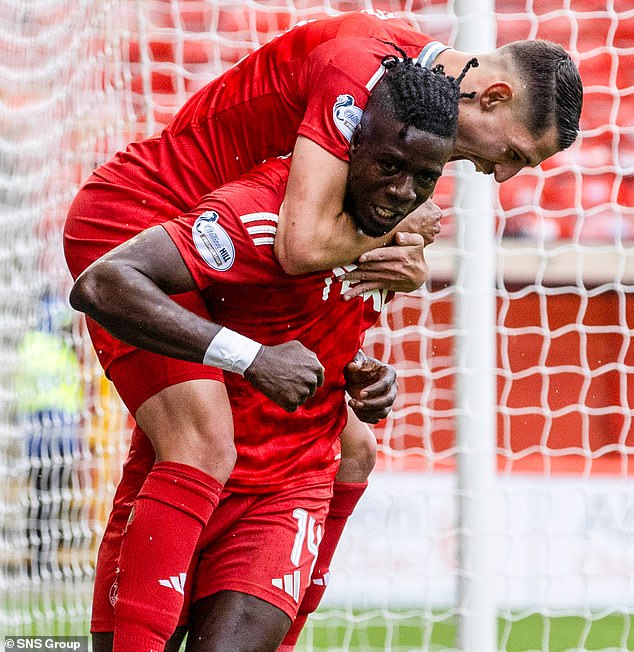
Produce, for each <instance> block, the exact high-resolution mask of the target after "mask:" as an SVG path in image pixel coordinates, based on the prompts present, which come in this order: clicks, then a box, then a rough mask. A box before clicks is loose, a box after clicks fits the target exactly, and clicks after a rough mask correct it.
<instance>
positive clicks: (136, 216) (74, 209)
mask: <svg viewBox="0 0 634 652" xmlns="http://www.w3.org/2000/svg"><path fill="white" fill-rule="evenodd" d="M181 213H182V210H181V209H180V208H179V207H177V206H175V205H174V204H172V203H170V202H169V201H168V200H167V199H164V198H160V197H156V196H154V197H152V196H149V195H148V194H147V193H142V192H139V191H135V190H133V189H130V188H125V187H123V186H120V185H117V184H114V183H109V182H107V181H103V180H102V179H99V178H98V177H97V176H96V175H93V176H91V177H90V179H89V180H88V181H87V182H86V183H85V184H84V186H83V187H82V188H81V190H80V191H79V192H78V193H77V195H76V196H75V199H74V200H73V202H72V204H71V206H70V209H69V211H68V216H67V218H66V222H65V224H64V254H65V256H66V263H67V264H68V268H69V270H70V273H71V275H72V277H73V278H74V279H76V278H77V277H78V276H79V275H80V274H81V273H82V272H83V271H84V270H85V269H86V268H87V267H88V266H89V265H90V264H91V263H93V262H94V261H95V260H97V259H98V258H100V257H101V256H103V255H104V254H105V253H107V252H109V251H111V250H112V249H114V248H115V247H117V246H118V245H120V244H121V243H122V242H125V241H127V240H129V239H130V238H132V237H133V236H135V235H137V233H139V232H140V231H142V230H144V229H146V228H148V227H151V226H155V225H157V224H160V223H162V222H165V221H167V220H171V219H174V218H176V217H178V216H179V215H180V214H181ZM173 299H174V300H175V301H176V302H177V303H179V304H181V305H182V306H184V307H185V308H187V309H188V310H190V311H191V312H194V313H196V314H197V315H199V316H201V317H203V318H205V319H209V314H208V312H207V309H206V307H205V304H204V301H203V300H202V297H201V296H200V294H199V293H198V292H188V293H187V294H180V295H178V296H176V297H173ZM86 323H87V325H88V332H89V333H90V337H91V339H92V342H93V346H94V348H95V351H96V352H97V357H98V358H99V362H101V365H102V367H103V368H104V369H105V371H106V374H107V375H108V376H109V377H110V371H111V370H110V366H111V364H112V362H113V361H115V360H118V359H120V358H122V357H124V356H127V355H128V354H130V353H131V352H132V351H136V349H135V347H133V346H130V345H129V344H126V343H125V342H122V341H120V340H118V339H116V338H115V337H113V336H112V335H110V333H108V332H107V331H106V330H105V329H103V328H101V326H99V325H98V324H97V323H96V322H94V321H93V320H92V319H90V318H87V319H86ZM157 364H158V363H157ZM182 364H187V363H182ZM199 366H200V367H202V365H199ZM131 371H133V372H134V373H135V375H134V380H135V382H138V383H139V384H143V383H144V382H152V378H151V377H150V375H149V369H148V373H144V371H143V368H142V367H141V368H139V369H136V370H135V369H133V368H131ZM179 373H182V365H181V366H180V368H179ZM201 373H202V372H201ZM208 373H210V372H207V374H208ZM139 374H140V375H139ZM120 377H121V376H120ZM201 377H203V378H207V377H209V376H208V375H203V376H201ZM212 377H213V378H214V379H218V380H221V377H219V376H218V374H215V375H213V376H212ZM172 384H173V383H172ZM137 407H138V406H137ZM131 412H132V414H134V412H135V411H132V410H131Z"/></svg>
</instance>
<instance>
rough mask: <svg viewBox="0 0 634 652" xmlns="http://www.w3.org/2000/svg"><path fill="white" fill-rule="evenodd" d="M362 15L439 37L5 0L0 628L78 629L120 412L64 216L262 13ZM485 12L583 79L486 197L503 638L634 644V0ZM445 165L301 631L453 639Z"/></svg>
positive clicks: (166, 5) (423, 645) (424, 26)
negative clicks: (531, 149) (423, 257)
mask: <svg viewBox="0 0 634 652" xmlns="http://www.w3.org/2000/svg"><path fill="white" fill-rule="evenodd" d="M356 9H375V10H387V11H393V12H395V13H396V14H397V15H399V16H400V17H402V18H404V19H406V20H408V21H409V22H410V23H411V24H412V25H414V26H415V27H417V28H419V29H420V30H421V31H425V32H427V33H430V34H432V35H434V36H435V37H436V38H438V39H439V40H443V41H447V42H450V43H451V42H453V41H454V40H455V38H456V36H457V34H458V31H459V27H460V21H459V19H457V18H456V11H455V9H456V7H455V6H454V3H453V2H452V1H451V0H449V1H448V2H438V1H436V0H434V1H425V0H402V1H399V0H391V1H390V0H384V1H379V0H376V1H375V2H370V1H367V2H363V1H361V0H349V1H346V2H344V1H341V2H335V1H330V2H329V1H327V0H324V1H322V2H316V1H313V0H294V1H293V0H262V1H260V2H256V1H254V0H249V1H248V2H241V3H237V2H233V1H231V0H226V1H223V0H204V1H203V0H197V1H194V0H191V1H187V0H172V1H169V0H144V1H141V0H137V1H133V0H112V1H111V2H95V1H94V0H82V1H79V2H70V1H65V0H57V1H53V0H50V1H48V2H47V1H45V0H39V1H37V0H32V1H31V2H19V1H18V0H3V1H2V2H1V3H0V19H1V20H0V52H2V63H1V64H0V82H1V84H2V86H1V87H0V111H1V115H2V122H1V123H0V124H1V127H0V129H1V130H2V132H1V136H2V137H1V138H0V193H1V200H0V211H1V213H0V228H1V237H0V278H1V279H2V283H0V311H1V315H0V343H1V344H0V360H1V364H0V424H1V425H2V436H1V438H0V456H1V457H0V464H1V468H2V473H1V476H0V498H1V500H0V525H1V527H2V535H1V538H0V583H1V586H2V595H3V597H2V598H1V600H2V602H1V605H2V607H1V611H0V630H1V631H2V632H3V633H6V634H12V633H41V634H48V633H67V632H74V633H85V631H86V619H87V614H88V610H89V599H90V593H89V590H90V581H91V577H92V561H93V559H94V554H95V544H96V542H97V540H98V538H99V536H100V532H101V530H102V528H103V523H104V519H105V516H106V514H107V511H108V508H109V501H110V499H111V496H112V491H113V487H114V483H115V482H116V480H117V476H118V469H119V466H120V463H121V461H122V454H123V451H124V448H125V439H126V437H127V434H128V431H129V424H128V420H127V415H125V414H124V412H123V411H122V409H121V406H120V404H119V402H118V400H117V398H116V396H115V395H114V394H113V392H112V389H111V387H110V385H109V384H108V383H107V381H105V380H104V379H103V377H102V375H101V374H100V372H99V371H98V367H97V365H96V364H95V362H94V358H93V355H92V352H91V349H90V345H89V343H88V341H87V339H86V337H85V333H84V331H83V326H82V322H81V320H79V319H77V318H72V319H71V318H70V317H69V316H68V313H67V312H65V310H64V308H63V307H60V305H61V306H63V304H64V298H65V296H66V293H67V291H68V287H69V282H68V277H67V276H66V272H65V265H64V263H63V259H62V256H61V250H60V243H61V237H60V236H61V226H62V223H63V219H64V214H65V211H66V208H67V206H68V203H69V201H70V199H71V197H72V196H73V193H74V192H75V191H76V189H77V187H78V184H79V183H80V181H81V179H83V178H84V177H85V176H86V174H87V173H88V172H89V171H90V170H91V169H92V168H93V167H94V165H95V164H97V163H99V162H101V161H103V160H104V159H105V158H106V157H107V156H109V155H110V154H111V153H113V152H114V151H115V150H117V149H119V148H121V147H122V146H123V145H124V144H125V142H126V141H127V140H129V139H131V138H134V137H136V136H143V135H148V134H151V133H153V132H155V131H156V130H158V129H159V128H160V127H161V126H162V125H163V124H164V123H165V122H166V120H167V119H168V118H169V116H170V115H171V114H172V113H173V112H174V111H175V110H176V108H178V107H179V106H180V105H181V104H182V103H183V101H184V100H185V99H186V98H187V97H188V96H189V95H190V94H191V93H192V92H193V91H195V90H197V89H198V88H200V87H201V86H202V85H204V84H205V83H206V82H207V81H208V80H209V79H210V78H211V77H213V76H215V75H217V74H219V73H220V72H222V71H223V70H225V69H226V68H227V67H228V66H229V65H231V64H233V63H235V62H236V61H237V60H239V59H240V58H241V57H242V56H244V55H245V54H246V53H248V52H249V51H250V50H251V49H253V48H254V47H257V46H258V45H259V44H261V43H263V42H265V41H266V40H268V39H269V38H270V37H272V36H273V35H275V34H277V33H279V31H280V30H283V29H286V28H288V27H290V26H292V25H293V24H295V23H296V22H298V21H300V20H305V19H310V18H317V17H320V16H323V15H327V14H332V13H336V12H338V11H347V10H356ZM495 17H496V22H497V28H498V43H499V44H503V43H506V42H509V41H510V40H513V39H518V38H535V37H541V38H549V39H552V40H554V41H557V42H559V43H561V44H562V45H563V46H564V47H565V48H566V49H568V50H569V51H570V52H571V53H572V55H573V57H574V58H575V60H576V61H577V62H578V63H579V64H580V68H581V71H582V76H583V78H584V85H585V93H586V101H585V106H584V111H583V116H582V128H583V133H582V136H581V137H580V138H579V140H578V141H577V142H576V143H575V144H574V145H573V146H572V147H571V148H570V149H569V150H567V151H566V152H564V153H561V154H559V155H557V156H556V157H554V158H553V159H551V160H550V161H548V162H547V163H546V164H544V165H543V166H541V168H539V169H536V170H529V171H526V172H523V173H521V174H520V175H518V176H517V177H516V178H515V179H513V180H511V181H508V182H506V183H505V184H503V185H502V186H500V187H499V190H498V193H497V195H498V196H497V205H496V217H497V231H496V233H495V234H494V236H493V237H495V239H496V247H495V249H496V253H497V261H498V264H497V277H496V278H497V291H496V295H497V306H498V313H497V315H498V317H497V320H498V321H497V344H498V364H497V372H496V373H497V396H498V410H497V425H498V435H497V460H498V468H499V472H498V475H497V482H496V484H495V491H494V492H493V493H492V495H491V496H490V497H489V505H490V507H491V509H492V512H493V513H494V518H493V519H492V530H491V532H490V535H489V539H488V546H489V548H490V551H491V557H492V563H491V589H492V591H493V593H494V599H495V601H496V603H497V606H498V610H499V614H500V617H501V620H500V623H501V624H500V632H501V638H500V645H499V647H500V649H504V650H509V651H510V650H526V649H538V650H544V651H546V650H569V649H608V648H611V649H623V650H625V649H632V648H633V647H634V634H633V633H632V626H631V624H632V623H631V613H632V608H633V605H634V585H633V583H632V582H631V580H630V577H631V576H632V571H633V570H634V559H633V553H632V552H631V551H632V542H633V540H632V537H633V530H632V528H633V524H634V521H633V520H632V519H633V516H632V515H633V514H634V487H633V483H632V480H631V475H632V468H631V465H630V454H631V453H632V445H633V440H632V405H633V404H634V380H633V378H632V374H633V373H634V348H633V346H632V341H631V337H632V328H633V324H634V303H633V302H632V286H633V284H634V260H633V257H634V247H633V246H632V239H633V238H634V209H633V208H632V206H633V204H634V202H633V198H634V72H633V71H634V66H632V64H633V63H634V8H632V6H631V2H630V1H629V0H606V1H605V2H598V1H591V0H584V1H576V0H540V1H539V2H533V1H532V0H522V1H520V0H512V1H500V2H498V3H497V13H496V16H495ZM460 174H462V173H461V172H460V170H459V169H458V168H457V167H450V168H449V169H448V170H447V174H446V175H445V177H444V178H443V180H442V181H441V183H440V184H439V187H438V192H437V201H438V202H439V203H440V204H441V205H442V206H443V207H444V208H446V209H447V217H446V218H445V219H444V226H443V234H442V238H441V239H439V241H437V242H436V243H435V244H434V245H433V246H432V247H430V249H429V255H428V260H429V262H430V266H431V269H432V276H433V278H432V281H431V282H430V283H429V285H428V287H427V288H426V289H425V290H424V291H423V292H421V293H419V294H417V295H416V296H408V297H399V298H397V299H396V300H395V301H394V302H393V303H392V305H391V307H390V310H389V312H388V313H387V314H386V315H385V316H384V318H383V319H382V321H381V324H380V325H379V327H378V328H376V329H375V330H374V331H373V332H372V333H371V335H370V345H371V348H372V349H373V350H374V351H375V352H376V354H377V355H381V356H384V357H385V358H386V359H389V360H391V361H392V362H393V363H394V364H395V366H396V367H397V368H398V370H399V373H400V377H401V383H400V386H401V397H400V398H399V402H398V404H397V407H396V409H395V411H394V413H393V415H392V416H391V417H390V418H389V419H388V421H387V423H386V424H385V426H383V427H381V428H380V429H377V435H378V436H379V439H380V443H381V453H382V454H381V460H380V465H379V466H380V468H379V469H377V471H376V472H375V474H374V480H373V483H372V485H371V487H370V489H369V492H368V495H367V496H366V498H364V501H363V503H362V504H361V505H360V507H359V510H358V513H357V514H356V515H355V518H354V519H353V521H352V522H351V524H350V528H349V532H348V533H347V536H346V538H345V539H344V541H343V543H342V547H341V551H340V554H339V555H338V557H337V560H336V566H337V569H336V573H335V580H333V584H332V586H331V587H330V589H329V595H328V599H327V602H326V605H325V606H324V608H323V609H322V610H321V611H320V613H319V614H318V615H317V616H316V617H315V618H314V619H313V620H312V623H311V624H310V625H309V627H308V628H307V633H306V637H305V640H306V643H302V645H303V646H305V647H306V649H311V650H323V649H331V650H332V649H350V650H364V651H367V650H383V649H390V650H399V651H400V650H412V649H421V650H422V649H425V650H431V649H445V648H447V647H457V645H458V644H457V638H456V622H457V621H458V620H459V617H460V616H463V617H464V616H465V614H464V612H463V611H462V607H461V604H460V601H459V598H458V589H457V587H458V584H459V582H458V580H459V578H460V576H461V575H468V574H469V569H463V568H461V567H460V563H459V560H458V553H457V551H458V549H459V547H460V546H459V542H460V537H461V536H462V535H463V534H464V531H463V530H461V528H460V526H459V522H458V518H457V513H456V486H457V483H456V477H455V468H456V455H457V453H458V452H459V451H458V450H457V448H456V445H455V427H456V418H457V409H456V400H455V395H454V390H455V366H454V364H455V363H454V357H453V356H454V342H455V336H456V335H457V331H456V328H455V326H454V324H453V306H454V301H455V298H456V296H457V293H458V292H459V288H458V287H457V286H456V285H455V284H454V276H455V274H454V267H453V260H454V257H455V256H456V254H457V253H458V245H457V244H456V239H455V238H454V222H455V212H454V210H453V209H452V204H453V201H454V197H453V195H454V191H455V187H456V183H455V182H456V179H457V178H458V177H459V176H460ZM42 351H46V355H41V357H38V354H41V353H42ZM34 361H39V365H38V364H36V363H35V362H34ZM46 383H49V385H47V384H46ZM36 387H37V388H38V391H37V392H36V391H34V389H35V388H36ZM47 387H48V388H49V389H50V387H55V388H56V389H57V390H58V391H55V392H53V391H48V390H42V389H41V388H47ZM42 396H48V397H49V398H48V399H47V400H44V401H41V400H39V399H40V398H41V397H42ZM49 445H52V446H53V448H52V449H51V451H50V452H49V450H48V448H46V447H47V446H49ZM29 446H30V450H29ZM43 447H44V449H45V450H44V452H43V450H42V449H43ZM303 640H304V639H303ZM302 649H304V648H303V647H302ZM486 652H489V651H488V650H487V651H486Z"/></svg>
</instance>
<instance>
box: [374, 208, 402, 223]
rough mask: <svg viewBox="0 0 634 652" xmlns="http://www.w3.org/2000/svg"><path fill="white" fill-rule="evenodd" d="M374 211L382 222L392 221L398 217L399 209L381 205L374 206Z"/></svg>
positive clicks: (399, 214)
mask: <svg viewBox="0 0 634 652" xmlns="http://www.w3.org/2000/svg"><path fill="white" fill-rule="evenodd" d="M374 212H375V213H376V215H377V216H378V217H379V218H381V220H382V221H384V222H393V221H394V220H397V219H399V218H400V216H401V213H400V211H394V210H392V209H391V208H384V207H383V206H375V207H374Z"/></svg>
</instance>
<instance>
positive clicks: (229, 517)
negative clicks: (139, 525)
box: [91, 429, 332, 632]
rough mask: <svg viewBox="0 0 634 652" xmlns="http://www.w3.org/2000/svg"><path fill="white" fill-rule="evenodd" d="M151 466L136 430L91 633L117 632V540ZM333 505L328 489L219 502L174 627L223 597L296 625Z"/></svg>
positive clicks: (107, 541) (100, 563) (101, 562)
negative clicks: (259, 606)
mask: <svg viewBox="0 0 634 652" xmlns="http://www.w3.org/2000/svg"><path fill="white" fill-rule="evenodd" d="M153 463H154V450H153V449H152V445H151V444H150V442H149V440H147V438H146V437H145V436H144V435H143V433H142V432H141V431H140V430H138V429H137V430H136V431H135V436H134V437H133V440H132V443H131V447H130V456H129V457H128V461H127V462H126V464H125V466H124V469H123V477H122V479H121V482H120V484H119V486H118V488H117V493H116V495H115V501H114V507H113V510H112V513H111V515H110V518H109V520H108V524H107V526H106V531H105V533H104V537H103V540H102V543H101V546H100V548H99V557H98V560H97V570H96V576H95V588H94V597H93V610H92V623H91V631H93V632H111V631H113V630H114V606H113V605H114V601H115V599H116V594H117V584H116V577H117V574H116V569H117V559H118V555H119V550H120V548H121V539H122V534H123V530H124V528H125V525H126V523H127V520H128V516H129V514H130V510H131V507H132V503H133V501H134V498H135V497H136V495H137V493H138V491H139V490H140V488H141V486H142V484H143V482H144V480H145V475H147V473H149V471H150V469H151V468H152V464H153ZM331 497H332V483H324V484H319V485H311V486H305V487H300V488H297V489H292V490H288V491H284V492H278V493H274V494H259V495H256V494H237V493H234V494H230V493H225V494H223V496H222V498H221V500H220V504H219V505H218V507H217V508H216V509H215V511H214V513H213V514H212V516H211V520H210V522H209V524H208V525H207V527H206V528H205V529H204V530H203V532H202V535H201V538H200V540H199V545H198V547H197V549H196V553H195V555H194V559H193V561H192V566H191V567H190V569H189V572H188V574H187V582H186V585H185V605H184V608H183V613H182V614H181V618H180V621H179V624H180V625H185V624H186V623H187V621H188V618H189V609H190V606H191V604H192V603H194V602H195V601H196V600H200V599H202V598H205V597H208V596H210V595H213V594H214V593H217V592H218V591H225V590H229V591H240V592H242V593H247V594H249V595H253V596H256V597H258V598H260V599H262V600H265V601H266V602H269V603H270V604H272V605H274V606H276V607H278V608H279V609H281V610H282V611H284V612H285V613H286V614H288V616H289V617H290V618H291V619H293V618H294V617H295V615H296V614H297V608H298V605H299V603H300V602H301V600H302V597H303V595H304V592H305V591H306V588H307V586H308V583H309V581H310V576H311V573H312V567H313V564H314V561H315V557H316V554H317V547H318V545H319V542H320V541H321V537H322V534H323V528H324V521H325V519H326V515H327V513H328V506H329V503H330V498H331Z"/></svg>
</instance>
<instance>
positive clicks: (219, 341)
mask: <svg viewBox="0 0 634 652" xmlns="http://www.w3.org/2000/svg"><path fill="white" fill-rule="evenodd" d="M261 348H262V345H261V344H260V343H259V342H254V341H253V340H250V339H249V338H248V337H244V335H240V333H236V332H235V331H232V330H229V329H228V328H221V329H220V330H219V331H218V333H217V334H216V336H215V337H214V339H213V340H211V343H210V344H209V348H208V349H207V351H205V357H204V358H203V364H206V365H209V366H210V367H218V369H224V370H225V371H233V373H236V374H240V375H241V376H243V375H244V372H245V371H246V370H247V369H248V367H249V366H250V364H251V363H252V362H253V361H254V360H255V356H256V355H257V354H258V353H259V351H260V349H261Z"/></svg>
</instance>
